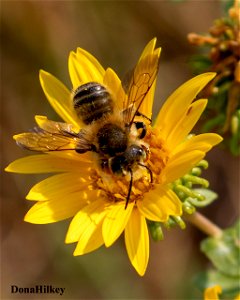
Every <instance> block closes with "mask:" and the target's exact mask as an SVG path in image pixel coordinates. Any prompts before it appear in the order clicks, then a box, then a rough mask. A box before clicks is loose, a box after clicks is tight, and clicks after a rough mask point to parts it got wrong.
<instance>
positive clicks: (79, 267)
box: [1, 1, 239, 299]
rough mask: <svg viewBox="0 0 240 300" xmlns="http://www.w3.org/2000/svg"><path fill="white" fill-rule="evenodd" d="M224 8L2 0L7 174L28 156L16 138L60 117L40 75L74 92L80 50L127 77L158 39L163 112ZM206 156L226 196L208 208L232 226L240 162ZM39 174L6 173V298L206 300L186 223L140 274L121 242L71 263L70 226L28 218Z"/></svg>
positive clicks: (193, 232) (218, 154)
mask: <svg viewBox="0 0 240 300" xmlns="http://www.w3.org/2000/svg"><path fill="white" fill-rule="evenodd" d="M222 11H223V10H222V4H221V2H220V1H175V2H174V1H1V48H2V49H1V129H2V130H1V132H2V134H1V143H2V145H1V146H2V147H1V150H2V168H1V170H3V169H4V167H6V165H7V164H9V163H10V162H11V161H13V160H15V159H17V158H20V157H23V156H25V155H27V154H29V153H27V152H26V151H24V150H22V149H19V148H18V147H17V146H16V145H15V143H14V141H13V140H12V136H13V135H14V134H16V133H21V132H24V131H27V130H28V129H29V128H32V127H33V126H34V125H35V124H34V115H35V114H38V115H41V114H42V115H47V116H48V117H49V119H53V120H58V117H57V116H56V114H55V113H54V112H53V110H52V108H51V107H50V105H49V104H48V103H47V101H46V99H45V97H44V94H43V92H42V90H41V87H40V84H39V80H38V73H39V69H44V70H46V71H49V72H50V73H52V74H54V75H55V76H57V77H58V78H59V79H60V80H62V81H63V82H64V83H66V85H67V86H68V87H69V88H71V86H70V80H69V77H68V69H67V60H68V55H69V52H70V51H71V50H75V49H76V48H77V47H82V48H84V49H86V50H87V51H89V52H90V53H92V54H93V55H94V56H95V57H97V58H98V59H99V61H100V62H101V63H102V65H103V66H104V67H108V66H111V67H112V68H113V69H114V70H115V71H116V72H117V73H118V74H119V76H120V77H123V76H124V74H126V73H127V71H128V70H129V69H131V68H132V67H133V66H134V65H135V63H136V61H137V60H138V58H139V55H140V53H141V51H142V50H143V48H144V46H145V45H146V44H147V42H148V41H149V40H150V39H152V38H153V37H157V38H158V44H157V45H158V46H161V47H162V54H161V64H160V70H159V76H158V87H157V93H156V98H155V106H154V116H156V114H157V112H158V110H159V108H160V106H161V104H162V102H163V101H164V99H166V97H167V96H168V95H169V94H170V93H171V92H172V91H173V90H174V89H175V88H176V87H178V86H179V85H180V84H181V83H183V82H184V81H185V80H187V79H190V78H191V77H192V74H191V71H190V68H189V65H188V60H189V57H190V55H191V54H193V53H194V51H195V50H196V49H195V48H194V47H192V46H190V45H188V42H187V38H186V35H187V33H189V32H198V33H201V32H206V31H207V29H208V27H209V26H211V24H212V22H213V20H214V19H216V18H218V17H219V16H221V15H222ZM207 158H208V160H209V162H210V167H209V170H207V171H205V173H204V175H205V177H206V178H208V179H209V180H210V183H211V188H212V189H213V190H215V191H216V192H217V193H219V195H220V196H219V199H218V200H217V201H216V202H215V203H214V204H212V205H211V206H210V207H209V208H206V209H203V210H202V212H203V213H204V214H205V215H207V216H208V217H209V218H211V219H212V220H213V221H214V222H216V223H217V224H218V225H220V226H222V227H224V228H225V227H227V226H230V225H232V224H233V222H234V221H235V219H236V215H237V214H238V202H237V201H238V199H239V187H238V184H239V181H238V180H239V175H238V172H237V171H238V170H237V166H238V165H239V160H238V159H237V158H232V157H231V156H230V154H228V153H226V152H224V151H223V150H221V149H214V150H213V151H212V152H211V153H210V154H209V155H208V156H207ZM42 178H43V177H41V176H35V175H17V174H6V173H4V172H2V175H1V188H2V190H1V204H2V205H1V207H2V210H1V225H2V226H1V229H2V242H1V271H2V276H1V293H2V298H1V299H16V298H21V297H22V298H23V299H53V298H54V296H51V295H41V296H39V295H34V294H32V295H26V294H25V295H22V296H20V295H12V294H11V293H10V286H11V285H18V286H19V287H30V286H34V285H36V284H38V285H40V284H42V285H44V284H45V285H54V286H57V287H65V288H66V290H65V293H64V295H63V296H61V297H62V299H201V298H202V296H201V293H200V292H199V291H198V290H197V288H196V287H195V286H194V283H193V281H192V279H193V277H194V275H195V274H196V273H197V272H199V271H203V270H205V268H206V267H207V266H208V265H209V263H208V262H207V260H206V259H205V257H204V256H203V254H201V253H200V250H199V242H200V241H201V240H202V239H203V238H204V237H205V236H204V235H203V234H202V233H201V232H199V231H198V230H197V229H195V228H193V227H192V226H191V225H190V224H189V226H188V227H187V229H186V230H185V231H182V230H181V229H174V230H171V231H169V232H167V231H165V240H164V241H162V242H158V243H155V242H153V241H151V245H150V246H151V248H150V261H149V265H148V269H147V272H146V274H145V276H144V277H143V278H141V277H139V276H138V275H137V274H136V272H135V271H134V269H133V268H132V266H131V265H130V262H129V260H128V257H127V254H126V251H125V246H124V242H123V239H119V240H118V241H117V243H115V244H114V245H113V246H112V247H111V248H109V249H105V248H101V249H99V250H98V251H95V252H94V253H90V254H88V255H85V256H82V257H73V256H72V252H73V249H74V245H65V244H64V238H65V233H66V231H67V228H68V225H69V222H70V220H67V221H64V222H60V223H56V224H50V225H45V226H44V225H32V224H28V223H25V222H23V217H24V215H25V213H26V212H27V210H28V209H29V207H30V206H31V204H32V203H31V202H29V201H26V200H24V198H25V195H26V194H27V192H28V190H29V188H30V187H31V186H32V185H33V184H34V183H36V182H38V181H39V180H40V179H42ZM55 297H56V296H55ZM59 297H60V296H59ZM59 297H58V298H59Z"/></svg>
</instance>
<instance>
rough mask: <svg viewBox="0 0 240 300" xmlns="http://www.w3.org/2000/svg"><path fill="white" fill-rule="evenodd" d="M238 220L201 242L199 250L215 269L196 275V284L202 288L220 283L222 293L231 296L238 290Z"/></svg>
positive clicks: (239, 251)
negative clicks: (218, 234) (215, 235)
mask: <svg viewBox="0 0 240 300" xmlns="http://www.w3.org/2000/svg"><path fill="white" fill-rule="evenodd" d="M239 234H240V221H238V222H237V223H236V224H235V225H234V226H233V227H231V228H228V229H226V230H224V231H223V234H222V235H221V236H220V237H209V238H207V239H205V240H204V241H203V242H202V243H201V250H202V251H203V252H204V254H205V255H206V256H207V257H208V258H209V259H210V261H211V262H212V264H213V265H214V267H215V268H216V269H212V270H209V271H207V272H205V273H202V274H200V275H199V276H198V277H197V281H196V284H197V285H198V287H199V288H201V289H202V290H203V289H205V288H206V287H208V286H212V285H216V284H217V285H220V286H221V287H222V289H223V294H225V295H227V296H228V297H231V296H232V295H236V293H238V292H239V291H240V268H239V258H240V236H239Z"/></svg>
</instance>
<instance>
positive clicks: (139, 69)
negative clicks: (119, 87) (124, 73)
mask: <svg viewBox="0 0 240 300" xmlns="http://www.w3.org/2000/svg"><path fill="white" fill-rule="evenodd" d="M157 50H158V49H156V50H155V51H154V52H153V53H151V54H148V55H146V56H144V57H143V58H142V59H140V61H139V62H138V64H137V65H136V67H135V69H134V70H133V72H132V76H131V79H130V81H129V84H128V87H127V93H126V99H125V101H124V107H123V118H124V122H125V124H128V126H131V124H132V123H133V121H134V118H135V116H136V115H137V113H138V112H139V109H140V107H141V105H142V103H143V101H144V99H145V97H146V95H147V93H148V92H149V90H150V88H151V87H152V85H153V83H154V81H155V79H156V76H157V73H158V67H159V51H157Z"/></svg>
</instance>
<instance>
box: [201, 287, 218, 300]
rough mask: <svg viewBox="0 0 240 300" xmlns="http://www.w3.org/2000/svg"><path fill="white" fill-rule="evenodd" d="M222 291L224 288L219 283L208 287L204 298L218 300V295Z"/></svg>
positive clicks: (205, 299)
mask: <svg viewBox="0 0 240 300" xmlns="http://www.w3.org/2000/svg"><path fill="white" fill-rule="evenodd" d="M221 293H222V288H221V287H220V286H219V285H215V286H212V287H209V288H206V289H205V291H204V300H218V299H219V297H218V295H219V294H221Z"/></svg>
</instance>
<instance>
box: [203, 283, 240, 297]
mask: <svg viewBox="0 0 240 300" xmlns="http://www.w3.org/2000/svg"><path fill="white" fill-rule="evenodd" d="M221 293H222V288H221V286H220V285H214V286H211V287H208V288H206V289H205V291H204V300H219V297H218V296H219V295H220V294H221ZM239 299H240V294H238V295H237V296H236V297H235V298H234V300H239Z"/></svg>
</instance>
